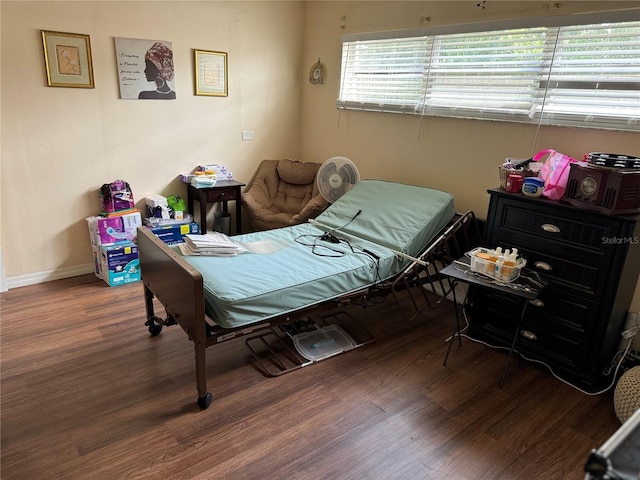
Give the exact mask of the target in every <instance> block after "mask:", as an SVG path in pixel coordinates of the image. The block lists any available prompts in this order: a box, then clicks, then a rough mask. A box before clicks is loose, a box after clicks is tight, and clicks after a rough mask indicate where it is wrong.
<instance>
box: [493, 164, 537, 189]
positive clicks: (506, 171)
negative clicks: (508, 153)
mask: <svg viewBox="0 0 640 480" xmlns="http://www.w3.org/2000/svg"><path fill="white" fill-rule="evenodd" d="M498 174H499V175H500V188H502V189H506V188H507V177H508V176H509V175H520V176H521V177H523V179H524V178H526V177H537V176H538V174H539V172H534V171H533V170H531V169H530V168H528V167H525V168H519V169H518V170H515V169H513V168H505V167H504V166H503V165H500V166H498Z"/></svg>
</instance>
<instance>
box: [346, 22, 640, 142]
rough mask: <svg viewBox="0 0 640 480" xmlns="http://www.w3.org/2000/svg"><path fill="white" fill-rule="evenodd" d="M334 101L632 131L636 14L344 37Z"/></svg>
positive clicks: (638, 46) (638, 45) (638, 63)
mask: <svg viewBox="0 0 640 480" xmlns="http://www.w3.org/2000/svg"><path fill="white" fill-rule="evenodd" d="M337 106H338V108H347V109H366V110H377V111H390V112H406V113H416V114H423V115H439V116H454V117H466V118H479V119H494V120H511V121H520V122H530V123H543V124H551V125H572V126H584V127H593V128H611V129H619V130H633V131H638V130H640V22H624V23H611V24H598V25H580V26H560V27H545V26H536V27H532V28H519V29H510V30H497V31H487V32H481V31H475V32H472V33H454V34H441V35H423V36H418V37H407V38H382V39H378V40H377V39H365V40H359V39H355V40H348V41H345V42H343V57H342V76H341V86H340V96H339V99H338V101H337Z"/></svg>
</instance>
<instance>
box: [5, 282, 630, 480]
mask: <svg viewBox="0 0 640 480" xmlns="http://www.w3.org/2000/svg"><path fill="white" fill-rule="evenodd" d="M0 300H1V303H0V307H1V347H2V350H1V361H2V363H1V370H2V371H1V375H2V376H1V378H2V392H1V400H2V405H1V409H2V411H1V414H2V417H1V421H2V426H1V428H2V432H1V434H2V444H1V472H0V473H1V476H2V479H3V480H10V479H120V478H162V479H165V478H171V479H194V478H198V479H222V478H224V479H243V480H244V479H261V480H264V479H278V480H281V479H394V480H395V479H410V480H413V479H444V480H471V479H533V478H535V479H545V480H551V479H581V478H583V477H584V474H583V466H584V463H585V461H586V458H587V456H588V454H589V452H590V451H591V449H593V448H596V447H598V446H600V445H602V443H603V442H604V441H605V440H606V439H607V438H608V437H609V436H611V434H613V433H614V432H615V431H616V430H617V428H618V427H619V426H620V424H619V422H618V420H617V418H616V416H615V414H614V411H613V400H612V395H610V394H604V395H600V396H588V395H585V394H583V393H580V392H579V391H577V390H575V389H573V388H572V387H570V386H568V385H565V384H564V383H562V382H560V381H558V380H556V379H555V378H554V377H553V376H552V375H551V374H550V373H548V372H547V371H546V370H544V369H543V368H541V367H538V366H536V365H533V364H530V363H526V362H522V363H521V364H520V365H519V366H518V362H516V361H514V362H513V363H512V366H511V369H510V371H509V375H508V377H507V380H506V384H505V386H504V388H503V389H502V390H500V389H498V382H499V380H500V376H501V373H502V369H503V368H504V365H505V361H506V353H505V352H503V351H497V350H492V349H490V348H488V347H486V346H483V345H480V344H477V343H474V342H471V341H469V340H467V339H463V345H462V347H461V348H458V347H457V345H456V346H454V348H453V350H452V353H451V356H450V358H449V362H448V364H447V367H443V366H442V360H443V357H444V354H445V351H446V344H445V343H444V340H445V339H446V338H447V337H448V336H449V334H450V332H451V330H452V328H453V323H452V322H453V307H452V305H451V304H450V303H448V302H445V303H444V304H442V305H441V306H440V307H438V308H437V309H435V310H428V311H426V312H425V313H424V314H422V315H421V317H420V318H419V319H417V320H414V321H413V322H410V323H407V322H405V321H404V320H403V319H402V318H401V316H400V315H398V313H397V309H396V307H395V305H394V304H393V301H392V300H391V299H389V300H388V301H387V302H386V303H384V304H382V305H378V306H375V307H370V308H367V309H364V310H363V309H362V308H360V307H352V309H351V310H350V312H351V313H352V314H353V315H356V316H358V317H360V318H362V319H364V321H366V324H367V326H368V327H369V329H370V330H371V332H372V333H373V334H374V336H375V338H376V341H375V342H373V343H371V344H368V345H365V346H364V347H362V348H358V349H356V350H353V351H351V352H348V353H346V354H343V355H338V356H336V357H333V358H331V359H328V360H326V361H323V362H320V363H317V364H315V365H311V366H309V367H305V368H302V369H299V370H297V371H294V372H292V373H289V374H286V375H283V376H280V377H276V378H266V377H264V376H262V375H261V374H260V373H259V372H258V371H257V370H256V369H255V368H254V367H253V366H252V365H251V362H250V358H251V357H250V355H249V354H248V351H247V349H246V347H245V345H244V340H243V339H236V340H232V341H229V342H226V343H224V344H221V345H218V346H216V347H211V348H209V349H208V350H207V364H208V386H209V391H211V392H212V393H213V396H214V400H213V403H212V404H211V406H210V407H209V409H207V410H204V411H203V410H200V409H199V408H198V407H197V405H196V403H195V400H196V390H195V369H194V360H193V346H192V344H191V342H189V340H188V338H187V336H186V335H185V333H184V332H183V331H182V329H180V328H179V327H177V326H175V327H170V328H166V327H165V328H164V329H163V331H162V333H161V334H160V335H159V336H157V337H150V336H149V333H148V331H147V328H146V327H145V326H144V321H145V308H144V299H143V293H142V285H141V284H140V283H138V284H134V285H128V286H123V287H117V288H109V287H107V286H106V284H104V283H103V282H101V281H99V280H98V279H96V278H95V277H93V276H92V275H87V276H82V277H75V278H70V279H65V280H59V281H54V282H49V283H45V284H40V285H34V286H28V287H22V288H17V289H14V290H10V291H9V292H5V293H2V294H1V295H0ZM161 312H162V311H161V310H158V311H157V313H161Z"/></svg>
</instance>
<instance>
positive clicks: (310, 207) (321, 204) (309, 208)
mask: <svg viewBox="0 0 640 480" xmlns="http://www.w3.org/2000/svg"><path fill="white" fill-rule="evenodd" d="M328 206H329V202H327V201H326V200H325V199H324V197H323V196H322V195H320V194H318V195H316V196H315V197H313V198H312V199H311V200H309V202H307V204H306V205H305V206H304V208H303V209H302V210H301V211H300V213H297V214H295V215H294V216H293V218H292V221H293V222H295V223H304V222H306V221H307V220H309V219H310V218H315V217H317V216H318V215H320V214H321V213H322V212H324V210H325V209H326V208H327V207H328Z"/></svg>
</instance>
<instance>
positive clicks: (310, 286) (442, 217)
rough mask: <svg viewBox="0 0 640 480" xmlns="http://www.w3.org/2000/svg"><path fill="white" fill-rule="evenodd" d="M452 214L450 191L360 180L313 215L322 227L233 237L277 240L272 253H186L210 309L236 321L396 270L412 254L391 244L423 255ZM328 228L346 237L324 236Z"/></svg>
mask: <svg viewBox="0 0 640 480" xmlns="http://www.w3.org/2000/svg"><path fill="white" fill-rule="evenodd" d="M358 212H360V213H358ZM454 215H455V209H454V205H453V198H452V196H451V195H450V194H448V193H446V192H442V191H438V190H433V189H429V188H424V187H416V186H410V185H403V184H399V183H392V182H385V181H379V180H363V181H361V182H360V183H359V184H358V185H356V186H355V187H354V188H353V189H351V190H350V191H349V192H347V193H346V194H345V195H343V196H342V197H341V198H340V199H339V200H338V201H337V202H335V203H334V204H333V205H331V206H330V207H329V208H328V209H327V210H326V211H325V212H324V213H322V214H321V215H320V216H319V217H318V218H317V219H316V220H317V221H318V222H320V223H321V224H322V225H323V226H315V225H313V224H310V223H306V224H302V225H296V226H293V227H286V228H279V229H275V230H268V231H264V232H255V233H249V234H244V235H237V236H235V237H233V240H235V241H237V242H240V243H241V244H245V245H247V246H249V247H251V246H252V245H256V243H255V242H265V241H266V242H270V244H271V245H277V248H274V250H275V251H273V252H272V253H243V254H240V255H237V256H234V257H210V256H185V257H184V258H185V260H186V261H187V262H189V263H190V264H191V265H192V266H194V267H195V268H196V269H197V270H198V271H199V272H200V273H201V274H202V276H203V279H204V289H205V310H206V314H207V316H208V317H210V318H211V319H212V320H214V321H215V322H216V323H217V324H218V325H220V326H222V327H224V328H236V327H242V326H244V325H249V324H253V323H257V322H261V321H265V320H268V319H270V318H273V317H276V316H280V315H284V314H288V313H291V312H294V311H296V310H299V309H301V308H306V307H310V306H313V305H316V304H319V303H322V302H324V301H326V300H330V299H333V298H336V297H339V296H341V295H344V294H346V293H349V292H352V291H357V290H360V289H362V288H364V287H367V286H368V285H372V284H375V283H376V282H378V281H380V280H386V279H389V278H391V277H393V276H395V275H396V274H398V273H399V272H401V271H402V270H403V268H404V267H405V266H406V265H407V264H408V263H409V261H410V260H407V259H406V258H404V257H400V256H397V255H396V254H394V253H393V252H392V251H391V249H392V250H396V251H402V252H404V253H406V254H408V255H412V256H415V255H418V254H419V253H420V252H421V251H423V250H424V249H425V248H426V246H427V245H428V244H429V242H430V241H431V240H432V239H433V237H434V236H435V235H436V234H437V233H438V232H439V231H440V230H441V229H442V228H443V227H444V226H445V225H446V224H447V223H448V222H449V221H450V220H451V219H452V218H453V216H454ZM354 217H355V218H354ZM352 219H353V220H352ZM326 231H332V234H333V235H334V236H336V237H338V238H340V239H341V240H343V241H344V242H341V243H340V244H335V243H331V242H326V241H323V240H321V239H320V237H321V236H322V235H323V233H324V232H326ZM364 251H367V252H371V253H373V254H374V255H375V256H377V257H379V260H377V261H376V260H375V259H374V258H372V257H371V256H369V255H368V254H366V253H364Z"/></svg>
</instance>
